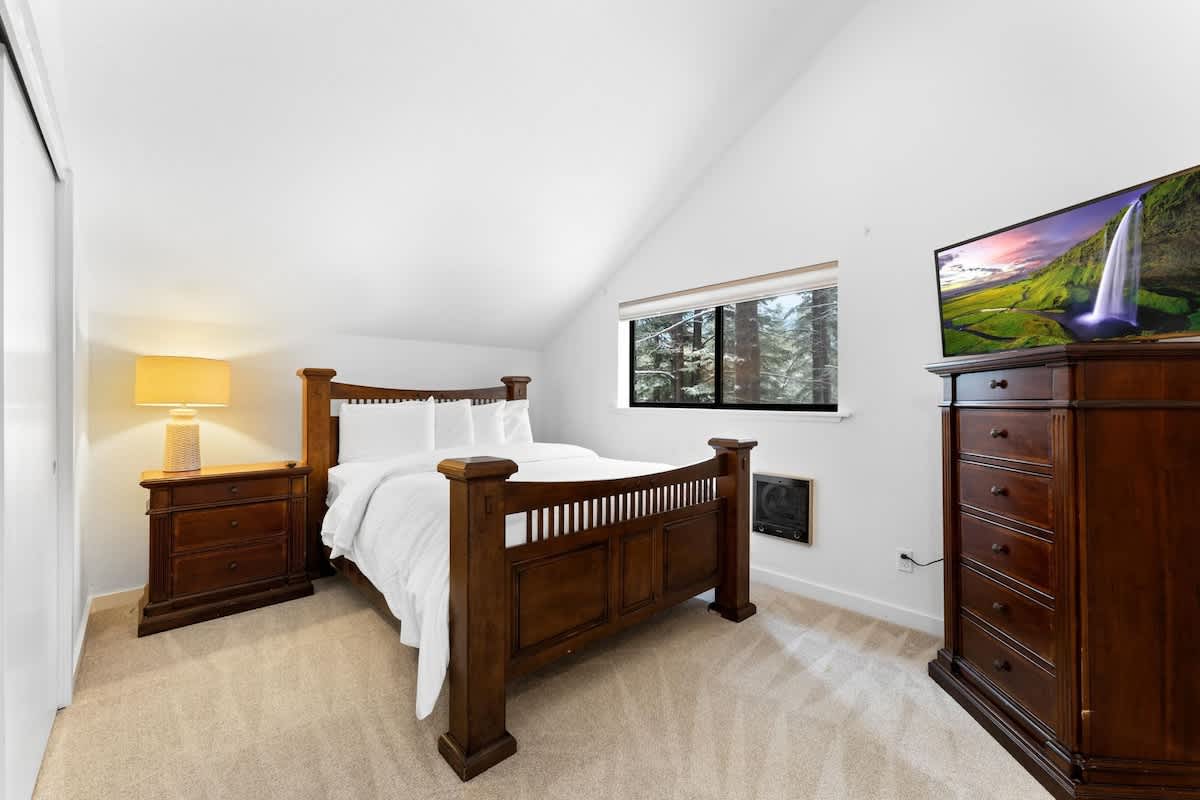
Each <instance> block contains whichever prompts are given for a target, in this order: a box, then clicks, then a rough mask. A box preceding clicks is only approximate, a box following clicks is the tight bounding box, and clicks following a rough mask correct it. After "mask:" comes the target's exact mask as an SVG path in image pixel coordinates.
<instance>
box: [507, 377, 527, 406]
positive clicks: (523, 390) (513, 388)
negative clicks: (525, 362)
mask: <svg viewBox="0 0 1200 800" xmlns="http://www.w3.org/2000/svg"><path fill="white" fill-rule="evenodd" d="M500 382H501V383H503V384H504V385H505V386H506V387H507V388H508V397H507V399H508V400H526V399H528V397H529V377H528V376H526V375H505V376H504V377H503V378H501V379H500Z"/></svg>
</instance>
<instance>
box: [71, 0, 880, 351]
mask: <svg viewBox="0 0 1200 800" xmlns="http://www.w3.org/2000/svg"><path fill="white" fill-rule="evenodd" d="M60 4H61V19H62V23H61V24H62V39H63V46H64V48H63V49H64V51H65V77H66V81H65V85H66V88H67V98H66V101H65V103H62V102H60V105H61V106H63V116H64V119H65V127H66V137H67V147H68V151H69V153H70V156H71V162H72V166H73V168H74V172H75V178H76V206H77V208H78V211H79V239H78V245H77V252H78V254H79V257H80V259H81V263H82V264H83V266H84V268H85V269H86V270H87V272H88V274H89V275H90V280H89V284H88V293H89V296H90V297H89V301H90V304H91V307H92V308H93V309H96V310H101V311H110V312H117V313H125V314H137V315H143V316H144V315H150V316H160V317H165V318H176V319H186V320H194V321H205V322H223V323H236V324H246V323H262V324H293V325H307V326H310V327H313V328H315V329H317V330H320V331H338V332H345V333H363V334H374V335H386V336H399V337H408V338H424V339H437V340H446V341H461V342H472V343H489V344H503V345H510V346H537V345H539V344H541V343H542V342H543V341H544V340H545V339H546V337H547V336H549V335H550V333H551V332H552V331H553V330H554V327H555V326H556V325H557V324H559V323H561V322H562V320H563V318H564V315H566V314H567V313H569V312H570V311H571V310H572V309H573V308H574V307H575V306H577V305H578V304H579V303H580V302H581V301H582V300H583V298H584V297H585V296H586V295H587V293H588V292H590V291H592V290H594V289H595V288H596V287H597V286H598V285H599V283H600V282H601V281H602V280H603V278H604V277H605V276H606V275H607V274H608V273H610V272H611V271H613V270H614V269H616V268H617V267H618V266H620V264H621V263H622V262H623V261H624V260H625V259H626V258H627V257H628V255H629V254H630V253H631V252H632V251H633V249H634V248H636V246H637V244H638V242H639V241H640V240H641V239H642V238H643V237H644V236H645V235H646V234H647V233H649V231H650V230H652V229H653V227H654V226H655V225H656V224H657V223H658V222H659V221H660V220H661V219H662V218H663V217H664V216H665V215H666V214H667V213H669V211H670V210H671V209H672V208H673V207H674V206H675V204H676V203H678V202H679V200H680V199H681V198H682V197H683V196H684V195H685V194H686V192H687V190H688V188H689V187H690V186H691V185H693V183H694V182H695V181H696V180H697V179H698V178H699V177H700V176H701V175H702V174H703V173H704V170H705V169H706V167H707V166H708V165H709V164H710V163H711V162H712V160H713V159H714V158H716V157H717V156H718V155H719V154H720V153H721V152H722V151H723V150H724V149H725V148H726V147H727V146H728V145H729V144H730V143H732V141H733V140H734V139H736V137H737V136H738V135H739V134H740V133H741V132H743V131H744V130H745V129H746V128H747V127H748V126H749V125H750V124H752V122H753V121H754V120H755V119H757V118H758V116H759V115H760V114H761V113H762V112H763V111H764V110H765V109H766V108H767V107H768V106H769V104H770V103H771V102H772V101H773V100H774V99H775V98H776V97H778V96H779V94H781V93H782V91H783V90H784V89H785V88H786V86H787V85H788V83H790V81H791V80H792V79H793V78H794V77H795V76H796V75H797V74H798V73H799V72H801V71H802V70H803V68H804V67H805V65H806V64H807V63H808V62H809V61H810V60H811V59H812V57H813V56H814V55H815V53H816V51H817V50H819V49H820V47H821V46H822V45H823V44H824V43H825V42H826V41H828V39H829V38H831V37H832V35H833V34H834V33H835V32H836V31H837V30H838V29H839V28H840V27H841V26H842V25H843V24H844V23H845V22H846V21H847V20H848V18H849V16H850V15H851V14H852V13H853V12H854V11H855V10H857V7H858V6H859V5H861V3H860V2H858V0H855V1H854V2H841V1H839V0H809V1H807V2H806V1H805V0H506V1H505V2H492V1H491V0H420V1H418V0H340V1H339V2H329V0H290V2H279V1H278V0H160V1H158V2H146V0H109V1H108V2H103V3H98V2H95V0H60Z"/></svg>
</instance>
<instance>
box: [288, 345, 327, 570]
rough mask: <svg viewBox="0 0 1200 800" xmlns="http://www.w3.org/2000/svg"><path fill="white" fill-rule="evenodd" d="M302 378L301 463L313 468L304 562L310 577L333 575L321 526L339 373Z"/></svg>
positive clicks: (309, 373) (309, 372) (304, 373)
mask: <svg viewBox="0 0 1200 800" xmlns="http://www.w3.org/2000/svg"><path fill="white" fill-rule="evenodd" d="M296 374H297V375H298V376H300V385H301V391H300V398H301V402H300V462H301V463H303V464H307V465H308V466H310V467H312V472H311V473H310V474H309V476H308V515H307V516H308V537H307V539H306V540H305V550H306V552H305V557H304V559H305V563H306V564H307V571H308V576H309V578H319V577H321V576H323V575H332V574H333V569H332V567H330V566H329V561H328V559H326V558H325V551H324V548H323V547H322V544H321V524H322V523H323V522H324V520H325V496H326V494H327V493H328V489H329V468H330V467H331V466H333V463H332V461H333V441H332V428H333V423H332V422H331V421H330V417H329V414H330V409H329V402H330V383H331V382H332V381H333V377H334V376H335V375H337V372H336V371H335V370H332V369H315V368H311V367H310V368H308V369H301V370H297V371H296Z"/></svg>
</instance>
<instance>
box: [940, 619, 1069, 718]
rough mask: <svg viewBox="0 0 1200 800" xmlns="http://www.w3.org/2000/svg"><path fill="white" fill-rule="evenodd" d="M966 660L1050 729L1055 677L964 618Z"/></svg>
mask: <svg viewBox="0 0 1200 800" xmlns="http://www.w3.org/2000/svg"><path fill="white" fill-rule="evenodd" d="M961 619H962V656H963V658H964V659H965V660H966V661H969V662H970V663H971V664H973V665H974V666H975V668H976V669H977V670H979V672H980V673H981V674H982V675H984V676H985V677H986V678H987V679H988V680H989V681H991V682H992V683H993V684H995V685H996V686H997V687H998V688H999V689H1000V690H1001V691H1002V692H1004V694H1006V695H1008V696H1009V697H1011V698H1012V699H1013V700H1014V701H1016V702H1017V703H1018V704H1019V705H1021V706H1022V707H1024V708H1025V709H1026V710H1027V711H1029V713H1031V714H1033V716H1035V717H1037V718H1038V719H1040V720H1041V721H1042V722H1044V723H1046V724H1047V725H1053V723H1054V717H1055V713H1054V711H1055V703H1056V700H1055V681H1054V675H1053V674H1052V673H1051V672H1049V671H1047V670H1045V669H1043V668H1042V667H1039V666H1038V665H1037V664H1035V663H1034V662H1033V661H1030V660H1029V659H1028V658H1026V657H1025V656H1023V655H1021V654H1020V653H1018V652H1017V651H1016V650H1014V649H1013V648H1011V647H1009V646H1008V645H1006V644H1004V642H1002V641H1000V640H999V639H997V638H996V637H994V636H992V635H991V634H990V633H988V632H987V631H985V630H984V629H983V628H982V627H980V626H979V625H977V624H976V623H974V622H972V621H971V620H969V619H967V618H965V617H962V618H961Z"/></svg>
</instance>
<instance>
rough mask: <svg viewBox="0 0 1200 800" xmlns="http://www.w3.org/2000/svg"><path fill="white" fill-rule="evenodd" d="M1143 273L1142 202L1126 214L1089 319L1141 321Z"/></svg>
mask: <svg viewBox="0 0 1200 800" xmlns="http://www.w3.org/2000/svg"><path fill="white" fill-rule="evenodd" d="M1141 273H1142V201H1141V200H1137V201H1135V202H1134V203H1133V204H1132V205H1131V206H1129V209H1128V210H1127V211H1126V212H1125V216H1123V217H1122V218H1121V223H1120V224H1119V225H1118V226H1117V232H1116V233H1115V234H1114V235H1113V239H1112V244H1111V245H1110V246H1109V248H1108V256H1107V257H1106V258H1105V260H1104V274H1103V275H1102V276H1101V278H1100V291H1099V292H1097V293H1096V305H1095V306H1094V307H1093V308H1092V313H1091V314H1090V315H1088V316H1089V317H1090V319H1091V320H1092V321H1094V322H1100V321H1101V320H1106V319H1119V320H1124V321H1125V322H1128V323H1131V324H1133V325H1136V324H1137V318H1138V304H1137V301H1138V288H1139V286H1140V284H1141Z"/></svg>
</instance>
